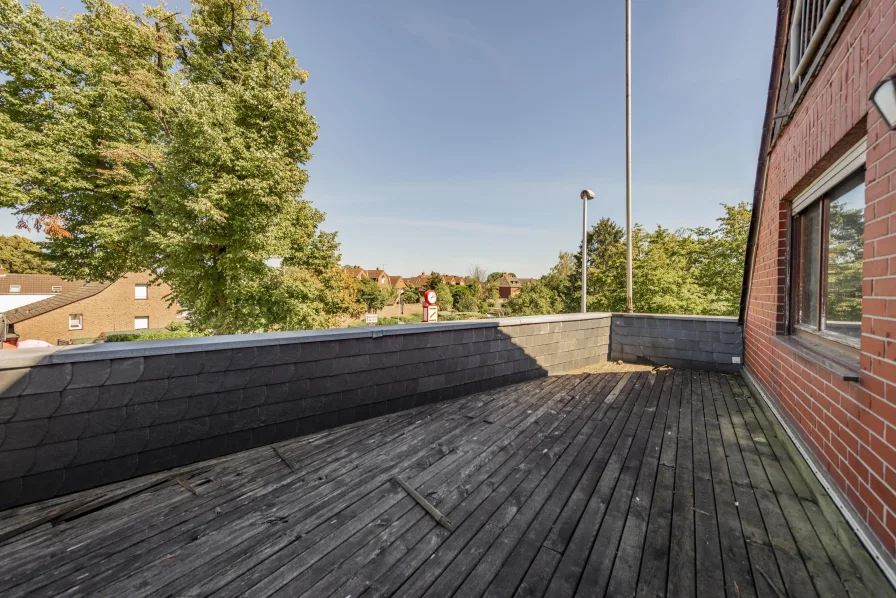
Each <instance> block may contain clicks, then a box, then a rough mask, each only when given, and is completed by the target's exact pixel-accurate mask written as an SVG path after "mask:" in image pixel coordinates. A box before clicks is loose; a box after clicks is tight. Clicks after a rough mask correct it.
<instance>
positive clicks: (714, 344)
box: [610, 314, 744, 373]
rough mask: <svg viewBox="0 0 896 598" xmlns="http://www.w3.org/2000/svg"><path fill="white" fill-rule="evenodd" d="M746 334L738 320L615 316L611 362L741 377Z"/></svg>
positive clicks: (668, 316) (612, 328) (612, 329)
mask: <svg viewBox="0 0 896 598" xmlns="http://www.w3.org/2000/svg"><path fill="white" fill-rule="evenodd" d="M743 354H744V333H743V328H742V327H741V326H740V325H739V324H738V322H737V318H728V317H717V316H686V315H685V316H678V315H665V314H662V315H661V314H613V317H612V325H611V333H610V359H611V360H613V361H615V360H619V359H621V360H622V361H625V362H630V363H645V364H649V365H655V366H662V365H668V366H672V367H678V368H691V369H700V370H709V371H714V372H727V373H737V372H739V371H740V368H741V365H742V364H743Z"/></svg>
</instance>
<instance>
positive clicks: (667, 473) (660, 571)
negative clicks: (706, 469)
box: [637, 374, 681, 596]
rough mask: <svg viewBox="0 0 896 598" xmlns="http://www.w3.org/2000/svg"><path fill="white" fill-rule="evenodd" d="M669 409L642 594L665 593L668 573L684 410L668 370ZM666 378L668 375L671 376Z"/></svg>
mask: <svg viewBox="0 0 896 598" xmlns="http://www.w3.org/2000/svg"><path fill="white" fill-rule="evenodd" d="M668 378H671V380H672V384H671V388H670V389H669V391H668V392H669V411H668V414H667V416H666V428H665V433H664V435H663V447H662V449H661V450H660V459H659V460H660V464H659V469H658V471H657V478H656V484H655V486H654V494H653V501H652V504H651V507H650V519H649V522H648V525H647V534H646V537H645V541H644V552H643V555H642V556H641V567H640V571H639V575H638V589H637V594H638V595H639V596H664V595H665V593H666V579H667V577H668V565H669V545H670V542H671V538H670V535H671V530H672V505H673V500H674V497H675V463H676V461H677V458H676V455H677V449H678V420H679V413H680V411H681V376H680V375H678V376H676V375H675V374H669V376H668ZM668 378H667V379H668Z"/></svg>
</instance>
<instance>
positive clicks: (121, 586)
mask: <svg viewBox="0 0 896 598" xmlns="http://www.w3.org/2000/svg"><path fill="white" fill-rule="evenodd" d="M277 450H278V451H279V455H282V457H283V458H285V460H283V459H281V456H279V455H278V454H277V453H276V452H275V451H274V450H273V449H272V448H270V447H265V448H262V449H255V450H251V451H247V452H244V453H240V454H238V455H234V456H231V457H228V458H224V459H218V460H216V461H211V462H206V463H204V464H200V465H199V466H198V467H197V466H193V467H191V468H188V469H186V470H183V471H181V472H180V473H179V475H178V477H177V479H172V478H171V477H170V475H169V476H164V475H157V476H154V477H150V478H141V479H139V480H132V481H130V482H127V483H122V484H118V485H116V486H113V487H109V488H105V489H100V490H94V491H91V492H88V493H82V494H79V495H74V496H70V497H67V498H66V499H64V500H55V501H51V502H47V503H42V504H40V505H32V506H30V507H26V508H22V509H18V510H16V511H14V512H7V513H4V514H0V535H2V534H3V533H4V531H6V532H9V531H10V530H13V529H15V528H16V527H17V526H22V525H23V523H26V522H29V521H30V522H32V523H33V524H34V525H35V526H36V527H35V528H34V529H32V530H30V531H27V532H24V533H20V534H19V535H17V536H15V537H12V538H10V539H7V540H6V541H5V542H4V543H2V544H0V595H3V596H25V595H39V596H56V595H66V596H128V597H132V598H136V597H139V596H171V595H178V596H183V595H185V596H206V595H215V596H243V595H248V596H274V595H276V596H314V597H318V596H337V597H340V598H344V597H347V596H351V597H355V596H359V595H362V596H365V597H366V596H389V595H401V596H424V595H426V596H450V595H454V596H461V597H469V596H483V595H484V596H513V595H517V596H551V597H557V596H572V595H581V596H601V595H607V596H631V595H636V594H637V595H643V596H670V597H675V598H677V597H681V596H700V597H701V598H702V597H704V596H721V595H728V596H742V597H747V596H771V597H775V596H814V595H821V596H848V595H850V596H871V595H874V594H873V593H872V592H871V591H870V590H869V589H868V587H866V585H865V584H864V583H863V580H862V578H861V577H860V575H859V573H858V572H857V571H858V569H857V567H856V566H855V564H854V563H853V561H852V560H851V558H850V556H849V553H848V551H846V550H845V549H844V547H843V546H841V544H840V543H839V542H838V540H837V535H836V534H835V533H834V531H833V530H832V529H831V528H830V526H829V525H828V523H827V520H826V519H825V518H824V517H823V515H822V513H821V511H820V510H819V507H818V506H817V505H816V504H815V503H814V502H813V501H812V498H811V494H810V492H809V490H808V489H807V488H806V486H805V485H804V483H803V481H802V479H801V478H800V476H799V474H798V473H797V470H796V468H795V466H794V464H793V463H792V462H791V461H790V460H789V458H788V456H787V453H786V452H785V450H784V448H783V445H782V444H781V442H780V440H779V439H778V438H777V437H775V436H774V432H773V428H772V426H771V425H770V424H769V422H768V421H767V420H766V418H765V417H764V415H763V412H762V411H761V410H760V409H759V408H758V406H757V405H756V404H755V401H754V399H753V398H752V397H751V396H750V395H749V393H748V391H747V390H746V388H745V386H744V385H743V382H742V380H741V379H740V378H739V377H737V376H728V375H719V374H711V373H706V372H696V371H687V370H681V371H659V372H656V373H653V372H650V371H649V370H648V371H644V370H643V368H636V367H626V366H622V367H620V368H603V369H601V370H598V371H592V372H589V373H579V374H571V375H562V376H554V377H550V378H545V379H540V380H537V381H533V382H528V383H525V384H519V385H516V386H512V387H507V388H503V389H500V390H496V391H492V392H488V393H482V394H478V395H473V396H469V397H466V398H463V399H459V400H454V401H449V402H445V403H438V404H433V405H429V406H426V407H421V408H417V409H414V410H410V411H406V412H402V413H398V414H394V415H391V416H386V417H381V418H378V419H375V420H369V421H366V422H361V423H358V424H354V425H351V426H346V427H343V428H338V429H334V430H331V431H328V432H325V433H321V434H317V435H314V436H309V437H305V438H301V439H297V440H294V441H290V442H286V443H281V444H279V445H277ZM396 476H398V477H400V478H401V479H402V480H404V481H406V482H407V483H408V484H409V485H410V486H411V487H413V488H415V489H417V490H418V491H419V493H420V494H421V495H422V496H424V497H425V498H426V500H427V501H429V502H430V503H431V504H432V505H434V506H435V507H436V508H437V509H438V510H439V511H441V512H442V513H443V514H445V515H446V516H447V517H448V518H449V519H450V520H451V522H452V525H453V529H452V530H451V531H449V530H448V529H446V528H445V527H443V526H440V525H439V524H438V523H436V521H435V520H434V519H433V517H431V516H430V515H429V514H428V513H427V511H425V510H424V508H422V507H421V506H420V505H418V503H417V502H415V501H414V499H413V498H411V497H410V496H409V495H408V493H407V492H406V491H405V490H404V489H402V487H401V486H400V485H399V484H398V483H396V482H395V481H394V478H395V477H396ZM181 482H182V483H181ZM153 484H155V485H153ZM138 490H139V491H138ZM85 497H87V498H91V497H92V498H96V497H105V499H104V500H103V502H102V503H93V506H92V507H86V508H85V507H82V508H80V509H75V510H72V509H73V505H83V504H84V502H85ZM103 503H106V504H103ZM98 505H99V508H96V507H97V506H98ZM91 509H93V510H91ZM64 512H67V514H66V515H62V516H60V517H58V518H57V521H56V522H57V525H50V524H48V523H43V524H42V525H38V524H41V522H45V521H47V520H49V519H51V518H52V517H53V516H54V515H58V514H59V513H64ZM63 519H67V520H66V521H62V520H63ZM0 537H2V536H0ZM878 595H879V593H878Z"/></svg>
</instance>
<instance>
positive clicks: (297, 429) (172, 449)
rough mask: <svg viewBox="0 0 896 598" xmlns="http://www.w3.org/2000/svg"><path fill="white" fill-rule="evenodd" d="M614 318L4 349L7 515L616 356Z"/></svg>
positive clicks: (1, 500)
mask: <svg viewBox="0 0 896 598" xmlns="http://www.w3.org/2000/svg"><path fill="white" fill-rule="evenodd" d="M609 336H610V316H609V314H587V315H584V316H583V315H579V314H576V315H565V316H547V317H534V318H517V319H510V318H508V319H502V320H479V321H472V322H451V323H438V324H421V325H414V326H394V327H382V328H351V329H341V330H325V331H304V332H293V333H274V334H256V335H236V336H225V337H209V338H197V339H178V340H171V341H147V342H137V343H116V344H111V343H110V344H106V345H89V346H80V347H62V348H54V349H46V350H43V349H30V350H18V351H2V352H0V509H4V508H8V507H12V506H16V505H20V504H25V503H29V502H33V501H37V500H41V499H45V498H50V497H53V496H58V495H62V494H66V493H70V492H74V491H77V490H82V489H86V488H90V487H95V486H99V485H102V484H106V483H110V482H115V481H119V480H123V479H127V478H130V477H134V476H138V475H143V474H147V473H152V472H156V471H161V470H164V469H168V468H171V467H176V466H181V465H186V464H189V463H192V462H195V461H199V460H203V459H208V458H212V457H217V456H220V455H224V454H228V453H233V452H237V451H240V450H244V449H247V448H250V447H255V446H262V445H266V444H270V443H272V442H277V441H281V440H285V439H288V438H293V437H296V436H300V435H303V434H308V433H311V432H315V431H318V430H322V429H326V428H329V427H333V426H337V425H341V424H346V423H350V422H353V421H357V420H361V419H365V418H369V417H373V416H376V415H381V414H385V413H389V412H394V411H398V410H401V409H407V408H410V407H414V406H417V405H423V404H426V403H430V402H433V401H439V400H443V399H450V398H453V397H458V396H462V395H465V394H469V393H473V392H477V391H481V390H485V389H488V388H493V387H498V386H502V385H506V384H511V383H515V382H521V381H524V380H529V379H532V378H536V377H539V376H545V375H547V374H549V373H558V372H563V371H569V370H574V369H579V368H582V367H585V366H588V365H592V364H595V363H598V362H601V361H605V360H606V359H607V353H608V350H609V340H610V339H609Z"/></svg>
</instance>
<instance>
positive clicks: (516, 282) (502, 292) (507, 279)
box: [495, 274, 523, 299]
mask: <svg viewBox="0 0 896 598" xmlns="http://www.w3.org/2000/svg"><path fill="white" fill-rule="evenodd" d="M495 283H496V284H497V285H498V296H499V297H500V298H501V299H509V298H510V297H513V296H514V295H516V294H517V293H519V292H520V290H522V288H523V285H522V283H521V282H520V279H519V278H514V277H513V276H508V275H506V274H505V275H504V276H502V277H501V278H499V279H497V280H496V281H495Z"/></svg>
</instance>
